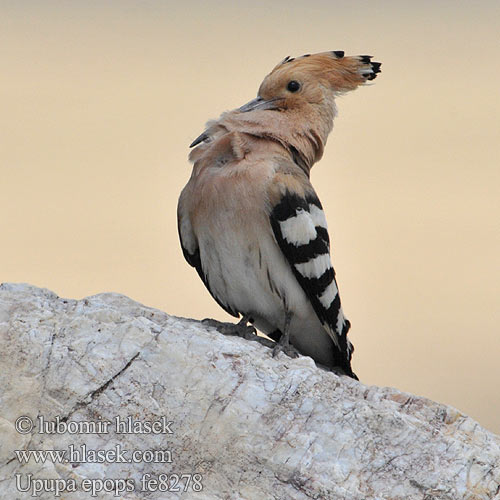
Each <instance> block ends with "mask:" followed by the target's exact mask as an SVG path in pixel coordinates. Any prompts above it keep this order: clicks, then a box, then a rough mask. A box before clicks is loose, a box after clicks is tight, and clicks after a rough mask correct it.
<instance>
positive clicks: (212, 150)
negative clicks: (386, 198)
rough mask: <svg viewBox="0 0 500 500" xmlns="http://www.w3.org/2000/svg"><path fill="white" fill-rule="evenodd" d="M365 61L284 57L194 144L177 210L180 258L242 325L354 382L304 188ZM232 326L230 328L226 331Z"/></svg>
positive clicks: (318, 225) (367, 65)
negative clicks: (340, 102) (338, 103)
mask: <svg viewBox="0 0 500 500" xmlns="http://www.w3.org/2000/svg"><path fill="white" fill-rule="evenodd" d="M380 66H381V63H378V62H371V56H354V57H344V52H342V51H333V52H323V53H319V54H313V55H310V54H307V55H304V56H302V57H298V58H290V57H287V58H285V59H284V60H283V61H282V62H281V63H279V64H278V65H277V66H276V67H275V68H274V69H273V70H272V71H271V73H269V75H267V76H266V77H265V79H264V81H263V82H262V84H261V86H260V88H259V91H258V95H257V98H256V99H253V100H252V101H250V102H249V103H247V104H245V105H244V106H242V107H240V108H238V109H235V110H233V111H229V112H226V113H223V114H222V115H221V116H220V118H219V119H218V120H215V121H211V122H209V123H208V124H207V128H206V130H205V131H204V132H203V133H202V134H201V135H200V136H199V137H198V138H197V139H196V140H195V141H193V143H192V144H191V146H190V147H195V146H196V147H195V149H194V150H192V152H191V154H190V156H189V159H190V161H191V162H193V164H194V166H193V171H192V175H191V178H190V179H189V182H188V183H187V185H186V186H185V188H184V189H183V191H182V193H181V195H180V198H179V203H178V210H177V214H178V228H179V236H180V240H181V246H182V250H183V253H184V257H185V258H186V260H187V261H188V263H189V264H190V265H191V266H193V267H195V268H196V270H197V271H198V274H199V276H200V278H201V279H202V281H203V283H204V284H205V285H206V287H207V288H208V291H209V292H210V293H211V295H212V296H213V298H214V299H215V300H216V301H217V302H218V304H219V305H220V306H221V307H222V308H223V309H225V310H226V311H227V312H228V313H229V314H232V315H233V316H235V317H239V316H240V315H241V316H242V320H241V321H240V323H239V325H240V326H244V327H246V324H247V322H250V323H252V324H254V325H255V326H256V327H257V328H258V329H259V330H260V331H262V332H263V333H265V334H266V335H268V336H269V337H270V338H272V339H273V340H275V341H276V342H277V344H276V347H275V353H276V352H278V351H279V350H285V349H286V348H287V347H289V344H291V345H292V346H293V347H294V348H296V349H297V350H298V351H299V352H300V353H302V354H304V355H308V356H311V357H312V358H313V359H314V360H315V361H316V362H318V363H320V364H322V365H325V366H327V367H331V368H336V369H338V368H340V371H342V372H343V373H345V374H346V375H348V376H350V377H353V378H356V379H357V377H356V375H355V374H354V373H353V371H352V369H351V356H352V352H353V346H352V344H351V343H350V341H349V340H348V339H347V332H348V330H349V327H350V323H349V321H348V320H347V319H346V318H345V316H344V314H343V312H342V308H341V304H340V296H339V291H338V287H337V282H336V280H335V272H334V270H333V267H332V264H331V261H330V240H329V236H328V230H327V223H326V218H325V214H324V212H323V209H322V206H321V203H320V201H319V199H318V196H317V195H316V192H315V191H314V188H313V187H312V185H311V183H310V181H309V173H310V169H311V167H312V165H313V164H314V163H315V162H317V161H318V160H319V159H320V158H321V157H322V155H323V150H324V146H325V144H326V140H327V137H328V134H329V133H330V131H331V130H332V128H333V119H334V117H335V115H336V107H335V97H336V95H338V94H341V93H344V92H347V91H350V90H354V89H355V88H356V87H358V86H359V85H361V84H363V83H365V82H366V81H368V80H373V79H374V78H375V77H376V76H377V73H379V72H380ZM234 326H235V327H236V326H238V325H234Z"/></svg>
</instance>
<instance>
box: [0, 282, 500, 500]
mask: <svg viewBox="0 0 500 500" xmlns="http://www.w3.org/2000/svg"><path fill="white" fill-rule="evenodd" d="M0 342H1V347H2V348H1V350H0V498H8V499H14V498H15V499H17V498H19V499H21V498H33V497H31V496H30V495H31V493H33V491H36V490H37V489H39V490H40V491H39V492H38V498H54V497H55V493H54V491H46V490H48V489H52V490H53V489H54V488H56V485H58V487H59V488H60V489H61V488H63V487H64V486H66V488H69V490H71V489H76V491H75V492H74V493H72V492H70V493H68V492H67V491H66V492H64V491H63V492H61V493H60V495H61V498H68V499H80V498H81V499H84V498H85V499H88V498H92V497H91V494H92V491H89V492H87V491H84V490H87V489H88V490H91V489H92V488H94V491H95V496H94V498H95V497H97V498H124V499H139V498H141V499H142V498H146V499H167V498H168V499H170V498H187V499H190V498H193V499H207V500H208V499H245V500H250V499H259V500H261V499H263V500H267V499H286V500H289V499H310V498H316V499H346V500H351V499H352V500H354V499H419V500H422V499H426V500H430V499H443V500H444V499H471V500H472V499H493V498H500V439H499V437H498V436H495V435H494V434H492V433H490V432H488V431H487V430H485V429H483V428H481V426H480V425H479V424H478V423H476V422H475V421H474V420H472V419H470V418H468V417H467V416H465V415H462V414H461V413H460V412H458V411H457V410H455V409H454V408H451V407H448V406H444V405H441V404H438V403H434V402H432V401H429V400H427V399H424V398H420V397H416V396H412V395H410V394H404V393H402V392H399V391H397V390H396V389H391V388H379V387H369V386H365V385H363V384H361V383H358V382H356V381H354V380H352V379H349V378H347V377H338V376H337V375H335V374H334V373H330V372H326V371H323V370H320V369H318V368H317V367H316V366H315V365H314V363H313V361H312V360H311V359H310V358H306V357H301V358H298V359H290V358H287V357H286V356H284V355H280V356H279V357H277V358H274V359H273V358H272V357H271V355H270V350H269V349H268V348H266V347H264V346H262V345H260V344H258V343H256V342H249V341H247V340H243V339H240V338H234V337H227V336H223V335H222V334H220V333H219V332H217V331H216V330H215V329H214V328H211V327H206V326H204V325H202V324H201V323H199V322H197V321H193V320H187V319H181V318H176V317H173V316H169V315H167V314H166V313H164V312H161V311H158V310H156V309H151V308H148V307H145V306H143V305H141V304H138V303H137V302H134V301H132V300H131V299H129V298H127V297H124V296H122V295H118V294H114V293H107V294H100V295H96V296H93V297H89V298H86V299H83V300H79V301H77V300H66V299H61V298H59V297H58V296H57V295H55V294H54V293H52V292H50V291H48V290H44V289H39V288H36V287H32V286H29V285H17V284H4V285H2V286H1V287H0ZM21 416H27V417H29V419H28V418H26V419H24V420H23V419H19V417H21ZM117 417H118V419H119V420H115V419H116V418H117ZM127 417H130V419H129V420H127ZM57 418H59V419H60V420H59V428H58V429H51V428H49V427H46V426H44V425H43V422H49V423H54V422H57ZM42 419H43V420H42ZM30 422H32V423H33V426H34V428H33V429H32V430H31V429H30V427H31V424H30ZM127 422H129V423H132V424H134V423H135V424H134V425H136V426H141V427H135V428H131V429H124V428H123V426H124V425H125V424H126V423H127ZM146 422H150V423H154V425H155V426H158V428H156V427H154V428H149V431H153V430H154V431H155V433H153V432H147V431H148V428H147V424H146ZM85 423H88V424H86V425H87V427H86V428H82V426H83V425H84V424H85ZM98 424H100V425H101V428H98V427H97V425H98ZM122 424H123V425H122ZM64 425H66V428H64ZM91 425H93V426H94V428H92V427H91ZM16 426H17V429H18V430H16ZM106 427H107V428H106ZM160 427H161V428H160ZM103 429H106V430H107V431H108V432H101V433H90V432H89V431H92V430H93V431H95V430H100V431H103ZM54 430H58V431H60V432H59V433H55V432H51V431H54ZM123 430H129V431H130V432H128V433H120V432H118V431H123ZM41 431H46V432H44V433H42V432H41ZM63 431H66V432H63ZM75 431H79V432H78V433H76V432H75ZM139 431H142V432H139ZM22 432H26V433H24V434H23V433H22ZM82 445H85V446H86V448H87V452H86V455H85V456H84V448H83V447H82ZM117 445H119V446H120V447H121V448H118V449H117ZM72 446H73V449H74V450H76V451H79V452H80V456H79V457H78V456H76V455H75V454H74V455H73V456H72V457H70V459H69V461H68V460H66V461H64V460H62V463H58V460H57V458H56V457H49V458H48V459H46V460H45V462H44V463H43V462H42V461H41V460H40V461H39V463H37V462H36V460H35V459H34V458H32V459H31V460H30V462H29V463H27V464H22V463H21V461H22V456H20V455H19V456H18V454H16V453H15V451H14V450H63V451H64V450H68V453H69V450H71V447H72ZM93 450H96V454H94V455H92V453H91V452H92V451H93ZM117 450H118V451H117ZM97 451H99V453H101V455H100V458H101V460H100V462H101V463H97V462H99V460H98V459H99V453H97ZM105 451H107V453H108V455H106V456H104V455H103V454H104V452H105ZM134 451H138V452H145V453H143V454H142V455H139V454H136V455H135V457H134V458H135V461H136V463H129V462H128V460H129V459H130V458H131V457H132V453H133V452H134ZM158 451H162V452H163V454H161V453H158ZM155 452H157V453H156V455H155ZM113 453H114V455H113ZM148 453H149V454H148ZM169 454H170V455H169ZM118 458H120V459H122V460H125V461H124V462H119V461H118ZM77 459H79V460H80V462H78V461H77ZM169 459H170V461H169ZM158 460H160V461H158ZM16 474H17V479H16ZM161 474H166V475H167V476H166V477H165V476H161ZM175 474H178V475H179V480H178V481H177V478H176V476H175ZM182 474H185V476H184V477H180V476H181V475H182ZM50 479H52V480H54V479H57V480H58V482H56V481H50ZM155 479H157V480H158V481H157V482H156V483H155V482H154V481H150V480H155ZM40 480H45V481H40ZM148 481H149V482H148ZM167 487H168V488H170V489H173V490H175V489H176V488H179V489H180V490H181V491H169V492H165V491H160V490H162V489H163V490H165V489H166V488H167ZM200 487H202V490H201V491H197V489H200ZM19 489H21V490H25V489H29V491H26V492H21V491H19ZM99 489H100V490H101V491H99ZM183 489H186V491H185V492H184V491H182V490H183Z"/></svg>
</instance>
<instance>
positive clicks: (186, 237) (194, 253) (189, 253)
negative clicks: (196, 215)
mask: <svg viewBox="0 0 500 500" xmlns="http://www.w3.org/2000/svg"><path fill="white" fill-rule="evenodd" d="M183 194H184V192H183V193H182V194H181V196H180V198H179V205H178V207H177V228H178V231H179V239H180V241H181V248H182V253H183V254H184V258H185V259H186V260H187V262H188V264H189V265H191V266H193V267H194V268H195V269H196V271H197V272H198V275H199V276H200V278H201V281H203V284H204V285H205V286H206V287H207V290H208V291H209V292H210V295H211V296H212V297H213V298H214V299H215V301H216V302H217V304H219V305H220V306H221V307H222V309H224V310H225V311H226V312H227V313H228V314H231V316H234V317H235V318H238V317H239V314H238V312H237V311H235V310H234V309H232V308H231V307H229V306H228V305H227V304H224V302H222V300H221V299H219V297H217V296H216V295H215V293H214V292H213V291H212V290H211V289H210V284H209V282H208V279H207V276H206V275H205V273H204V271H203V268H202V266H201V258H200V248H199V246H198V241H197V239H196V235H195V234H194V231H193V228H192V226H191V222H190V220H189V216H188V213H187V211H186V210H184V206H183V202H184V197H183Z"/></svg>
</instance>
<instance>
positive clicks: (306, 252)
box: [270, 176, 352, 358]
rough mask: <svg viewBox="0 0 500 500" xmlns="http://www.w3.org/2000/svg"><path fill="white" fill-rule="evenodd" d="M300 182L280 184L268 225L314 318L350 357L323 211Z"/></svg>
mask: <svg viewBox="0 0 500 500" xmlns="http://www.w3.org/2000/svg"><path fill="white" fill-rule="evenodd" d="M287 177H288V176H287ZM304 183H306V184H307V189H305V190H297V189H293V184H294V183H292V184H291V185H290V186H286V185H285V183H284V184H282V185H281V187H280V189H279V192H280V195H279V198H278V201H277V203H276V204H274V206H273V208H272V210H271V213H270V222H271V226H272V229H273V233H274V236H275V238H276V241H277V243H278V245H279V247H280V249H281V251H282V252H283V255H284V257H285V258H286V260H287V261H288V263H289V264H290V267H291V269H292V271H293V273H294V275H295V277H296V278H297V281H298V282H299V284H300V286H301V287H302V289H303V290H304V292H305V294H306V296H307V298H308V299H309V301H310V302H311V304H312V306H313V308H314V311H315V312H316V314H317V316H318V318H319V319H320V321H321V323H322V324H323V325H324V327H325V329H326V330H327V332H328V333H329V335H330V336H331V338H332V340H333V341H334V342H335V344H336V345H337V346H338V348H339V349H340V350H341V352H343V353H345V354H346V356H347V357H348V358H350V353H351V352H352V346H351V344H350V343H349V342H348V341H347V331H348V330H349V326H350V323H349V321H348V320H347V319H345V318H344V315H343V312H342V308H341V306H340V296H339V292H338V289H337V283H336V280H335V271H334V269H333V267H332V264H331V260H330V239H329V236H328V229H327V224H326V218H325V214H324V212H323V208H322V206H321V203H320V201H319V199H318V197H317V195H316V193H315V192H314V189H313V188H312V186H311V185H310V184H309V182H308V181H306V180H303V181H302V184H304ZM295 184H296V183H295ZM300 191H302V192H300Z"/></svg>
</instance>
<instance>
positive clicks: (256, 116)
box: [191, 50, 381, 173]
mask: <svg viewBox="0 0 500 500" xmlns="http://www.w3.org/2000/svg"><path fill="white" fill-rule="evenodd" d="M380 66H381V63H378V62H372V61H371V56H351V57H344V52H342V51H340V50H336V51H332V52H321V53H318V54H306V55H303V56H301V57H297V58H291V57H286V58H285V59H284V60H283V61H281V62H280V63H279V64H278V65H277V66H276V67H275V68H274V69H273V70H272V71H271V73H269V74H268V75H267V76H266V77H265V78H264V81H263V82H262V83H261V85H260V88H259V91H258V94H257V97H256V98H255V99H253V100H251V101H250V102H248V103H247V104H245V105H244V106H241V107H240V108H237V109H235V110H233V111H230V112H227V113H224V114H223V115H222V116H221V117H220V118H219V120H217V121H214V122H210V123H209V126H208V129H207V130H206V131H205V132H204V133H203V134H201V135H200V136H199V137H198V138H197V139H195V141H193V143H192V144H191V147H193V146H196V145H198V144H200V143H202V142H203V143H206V142H208V141H210V140H213V139H214V138H215V137H217V136H219V135H222V134H224V133H226V132H228V131H229V132H231V131H235V132H239V133H244V134H245V133H246V134H250V135H252V136H255V137H262V138H267V139H272V140H273V141H275V142H278V143H280V144H281V145H282V146H283V147H284V148H285V149H287V150H288V151H289V152H290V153H291V154H292V155H293V157H294V161H296V163H298V164H299V165H300V166H301V167H302V168H303V169H304V171H305V172H306V173H309V170H310V168H311V166H312V165H313V163H314V162H316V161H318V160H319V159H320V158H321V156H322V155H323V150H324V146H325V144H326V140H327V137H328V134H329V133H330V131H331V130H332V127H333V118H334V116H335V114H336V109H335V96H336V95H338V94H342V93H344V92H348V91H350V90H354V89H355V88H356V87H358V86H359V85H362V84H364V83H366V82H367V81H369V80H373V79H374V78H375V77H376V76H377V73H379V72H380ZM196 154H198V153H196Z"/></svg>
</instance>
